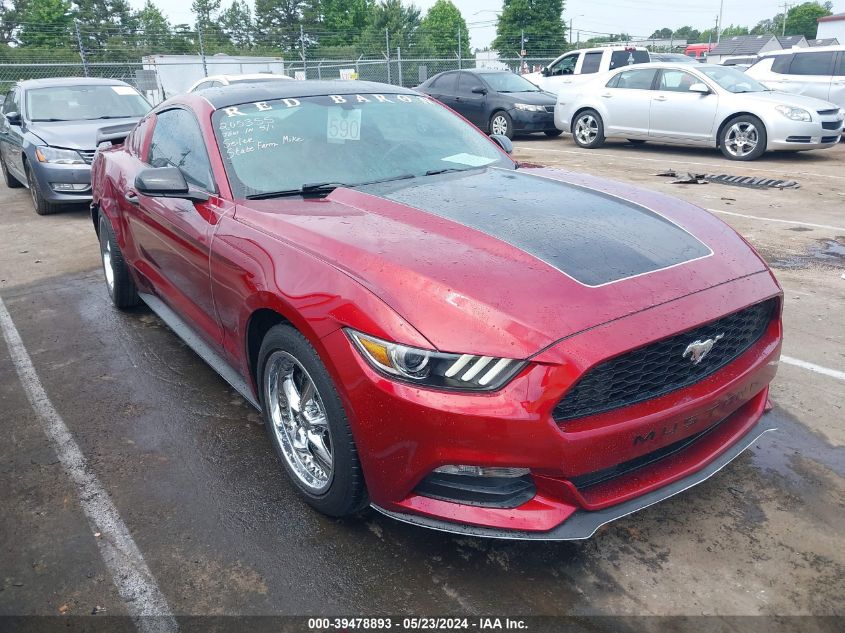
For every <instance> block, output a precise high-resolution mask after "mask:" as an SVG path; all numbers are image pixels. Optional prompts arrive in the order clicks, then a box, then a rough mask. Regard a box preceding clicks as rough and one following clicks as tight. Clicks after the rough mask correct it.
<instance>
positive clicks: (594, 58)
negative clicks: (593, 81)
mask: <svg viewBox="0 0 845 633" xmlns="http://www.w3.org/2000/svg"><path fill="white" fill-rule="evenodd" d="M603 54H604V53H602V52H601V51H599V52H597V53H584V62H583V63H582V64H581V74H582V75H591V74H593V73H597V72H598V71H599V68H601V58H602V55H603Z"/></svg>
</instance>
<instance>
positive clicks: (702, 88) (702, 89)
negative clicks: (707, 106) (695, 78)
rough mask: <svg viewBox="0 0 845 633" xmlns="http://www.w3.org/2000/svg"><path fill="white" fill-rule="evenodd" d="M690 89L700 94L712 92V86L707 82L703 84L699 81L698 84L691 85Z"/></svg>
mask: <svg viewBox="0 0 845 633" xmlns="http://www.w3.org/2000/svg"><path fill="white" fill-rule="evenodd" d="M689 91H690V92H697V93H698V94H702V95H709V94H710V88H708V87H707V84H703V83H697V84H693V85H691V86H690V87H689Z"/></svg>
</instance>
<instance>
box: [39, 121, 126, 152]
mask: <svg viewBox="0 0 845 633" xmlns="http://www.w3.org/2000/svg"><path fill="white" fill-rule="evenodd" d="M140 118H141V117H125V118H120V119H97V120H96V121H36V122H34V123H29V124H28V125H27V131H29V132H31V133H32V134H35V135H36V136H37V137H38V138H40V139H41V140H42V141H43V142H44V143H45V144H47V145H51V146H53V147H66V148H68V149H85V150H92V149H96V147H97V131H98V130H100V128H105V127H114V126H118V125H125V124H127V123H129V124H131V123H137V122H138V121H139V120H140Z"/></svg>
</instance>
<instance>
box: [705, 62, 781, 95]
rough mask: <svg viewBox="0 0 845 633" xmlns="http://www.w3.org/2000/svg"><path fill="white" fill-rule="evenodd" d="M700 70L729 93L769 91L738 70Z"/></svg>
mask: <svg viewBox="0 0 845 633" xmlns="http://www.w3.org/2000/svg"><path fill="white" fill-rule="evenodd" d="M698 70H700V71H701V72H703V73H704V74H705V75H707V76H708V77H710V79H712V80H713V81H715V82H716V83H717V84H719V85H720V86H721V87H722V88H724V89H725V90H728V91H729V92H735V93H740V92H765V91H767V90H768V88H766V86H764V85H763V84H761V83H760V82H758V81H756V80H754V79H752V78H751V77H749V76H748V75H746V74H745V73H744V72H742V71H741V70H737V69H736V68H728V67H726V66H701V67H700V68H699V69H698Z"/></svg>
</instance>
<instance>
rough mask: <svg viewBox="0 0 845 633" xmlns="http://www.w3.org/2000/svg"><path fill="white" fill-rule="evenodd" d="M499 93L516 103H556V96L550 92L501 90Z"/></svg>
mask: <svg viewBox="0 0 845 633" xmlns="http://www.w3.org/2000/svg"><path fill="white" fill-rule="evenodd" d="M498 94H499V95H501V96H502V97H505V98H507V99H511V100H512V101H513V102H514V103H527V104H529V105H554V104H555V99H556V98H555V96H554V95H553V94H552V93H550V92H543V91H539V92H538V91H536V90H535V91H526V92H499V93H498Z"/></svg>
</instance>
